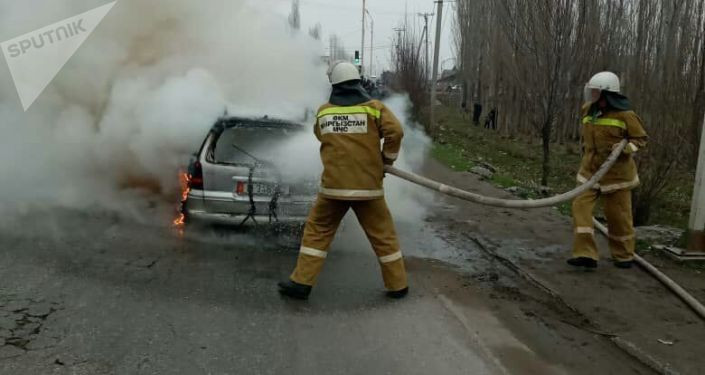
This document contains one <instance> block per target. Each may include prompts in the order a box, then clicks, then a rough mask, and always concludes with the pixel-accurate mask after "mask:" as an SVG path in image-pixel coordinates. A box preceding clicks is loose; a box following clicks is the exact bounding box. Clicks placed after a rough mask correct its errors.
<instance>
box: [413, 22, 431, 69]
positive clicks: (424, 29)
mask: <svg viewBox="0 0 705 375" xmlns="http://www.w3.org/2000/svg"><path fill="white" fill-rule="evenodd" d="M431 16H434V14H433V13H419V17H423V35H424V36H425V40H426V42H425V43H426V58H425V59H424V66H425V67H426V68H425V69H424V70H425V71H426V74H428V67H429V65H430V64H429V62H430V61H429V60H428V17H431ZM417 55H418V53H417ZM427 77H428V76H427Z"/></svg>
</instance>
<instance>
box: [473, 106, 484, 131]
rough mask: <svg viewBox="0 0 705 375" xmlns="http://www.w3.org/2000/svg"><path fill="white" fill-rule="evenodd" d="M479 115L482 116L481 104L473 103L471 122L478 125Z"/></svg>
mask: <svg viewBox="0 0 705 375" xmlns="http://www.w3.org/2000/svg"><path fill="white" fill-rule="evenodd" d="M480 117H482V104H480V103H475V105H473V112H472V123H473V124H475V125H476V126H480Z"/></svg>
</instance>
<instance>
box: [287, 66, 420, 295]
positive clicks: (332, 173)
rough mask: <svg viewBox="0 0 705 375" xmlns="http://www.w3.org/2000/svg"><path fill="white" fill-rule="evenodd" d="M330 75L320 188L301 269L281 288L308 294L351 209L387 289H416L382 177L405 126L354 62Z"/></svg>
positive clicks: (321, 114)
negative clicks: (366, 85)
mask: <svg viewBox="0 0 705 375" xmlns="http://www.w3.org/2000/svg"><path fill="white" fill-rule="evenodd" d="M329 78H330V82H331V84H332V85H333V92H332V94H331V96H330V99H329V102H328V103H327V104H324V105H323V106H321V108H320V109H319V110H318V115H317V121H316V124H315V125H314V132H315V134H316V137H317V138H318V140H319V141H320V142H321V160H322V162H323V168H324V169H323V176H322V178H321V190H320V192H319V194H318V199H317V200H316V203H315V204H314V206H313V208H312V210H311V213H310V214H309V217H308V221H307V222H306V227H305V229H304V236H303V241H302V244H301V249H300V251H299V259H298V263H297V265H296V269H294V272H293V274H292V275H291V277H290V280H287V281H285V282H281V283H279V292H280V293H281V294H283V295H285V296H288V297H292V298H298V299H307V298H308V296H309V293H310V292H311V288H312V287H313V286H314V285H315V284H316V280H317V278H318V274H319V273H320V272H321V269H322V268H323V263H324V261H325V259H326V256H327V255H328V249H329V247H330V245H331V242H333V237H334V236H335V232H336V231H337V229H338V226H339V224H340V221H341V220H342V219H343V217H344V216H345V214H346V213H347V212H348V210H350V209H352V210H353V211H354V212H355V215H356V216H357V220H358V221H359V222H360V225H362V229H363V230H364V231H365V234H366V235H367V238H368V239H369V241H370V243H371V244H372V247H373V249H374V251H375V253H376V254H377V257H378V261H379V264H380V267H381V269H382V278H383V279H384V284H385V286H386V288H387V296H389V297H391V298H403V297H404V296H406V295H407V293H408V291H409V288H408V285H407V279H406V269H405V266H404V259H403V257H402V253H401V251H400V250H399V240H398V238H397V234H396V231H395V228H394V222H393V221H392V215H391V214H390V212H389V209H388V208H387V203H386V201H385V199H384V188H383V184H382V180H383V178H384V165H391V164H393V163H394V161H395V160H396V159H397V156H398V155H399V150H400V148H401V140H402V137H403V136H404V132H403V130H402V127H401V124H400V123H399V120H397V118H396V117H395V116H394V114H393V113H392V112H391V111H390V110H389V109H388V108H387V107H386V106H385V105H384V104H382V102H380V101H378V100H374V99H372V98H370V96H369V95H368V94H367V92H365V90H364V89H363V88H362V86H361V84H360V75H359V73H358V70H357V68H356V67H355V66H354V65H352V64H350V63H348V62H338V63H336V64H334V65H333V66H332V68H331V70H330V72H329ZM380 139H383V140H384V143H383V144H382V145H380Z"/></svg>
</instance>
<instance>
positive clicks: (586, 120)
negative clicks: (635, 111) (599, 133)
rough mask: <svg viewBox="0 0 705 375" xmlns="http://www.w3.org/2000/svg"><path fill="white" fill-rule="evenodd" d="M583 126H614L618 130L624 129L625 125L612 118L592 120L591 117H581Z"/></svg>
mask: <svg viewBox="0 0 705 375" xmlns="http://www.w3.org/2000/svg"><path fill="white" fill-rule="evenodd" d="M583 124H593V125H600V126H616V127H618V128H622V129H626V128H627V124H626V123H625V122H624V121H622V120H617V119H614V118H604V117H601V118H594V117H591V116H585V117H583Z"/></svg>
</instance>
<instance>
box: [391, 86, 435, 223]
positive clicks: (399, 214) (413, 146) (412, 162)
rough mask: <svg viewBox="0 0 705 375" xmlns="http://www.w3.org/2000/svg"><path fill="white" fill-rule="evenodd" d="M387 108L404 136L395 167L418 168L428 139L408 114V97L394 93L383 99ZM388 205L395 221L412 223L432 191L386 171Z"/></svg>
mask: <svg viewBox="0 0 705 375" xmlns="http://www.w3.org/2000/svg"><path fill="white" fill-rule="evenodd" d="M385 104H386V105H387V107H389V109H390V110H391V111H392V112H393V113H394V114H395V115H396V116H397V117H398V118H399V121H401V123H402V125H403V127H404V140H403V142H402V149H401V152H400V153H399V160H397V162H396V163H394V166H395V167H398V168H400V169H404V170H407V171H414V172H419V171H421V169H422V168H423V165H424V160H426V157H427V156H428V154H429V152H430V150H431V139H430V138H429V137H428V136H427V135H426V133H424V131H423V127H422V126H421V125H420V124H418V123H416V122H414V120H413V119H412V118H411V106H412V104H411V101H410V100H409V97H408V96H406V95H395V96H392V97H391V98H389V99H388V100H386V101H385ZM384 188H385V194H386V198H387V202H388V203H389V209H390V211H391V212H392V214H393V215H394V218H395V220H396V221H399V222H408V223H415V222H418V221H420V220H423V218H424V216H425V214H426V211H427V209H428V207H430V206H431V205H432V204H433V201H434V194H433V193H432V192H431V191H430V190H428V189H426V188H422V187H419V186H417V185H413V184H410V183H408V182H406V181H404V180H402V179H400V178H397V177H395V176H390V175H387V177H386V178H385V181H384Z"/></svg>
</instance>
